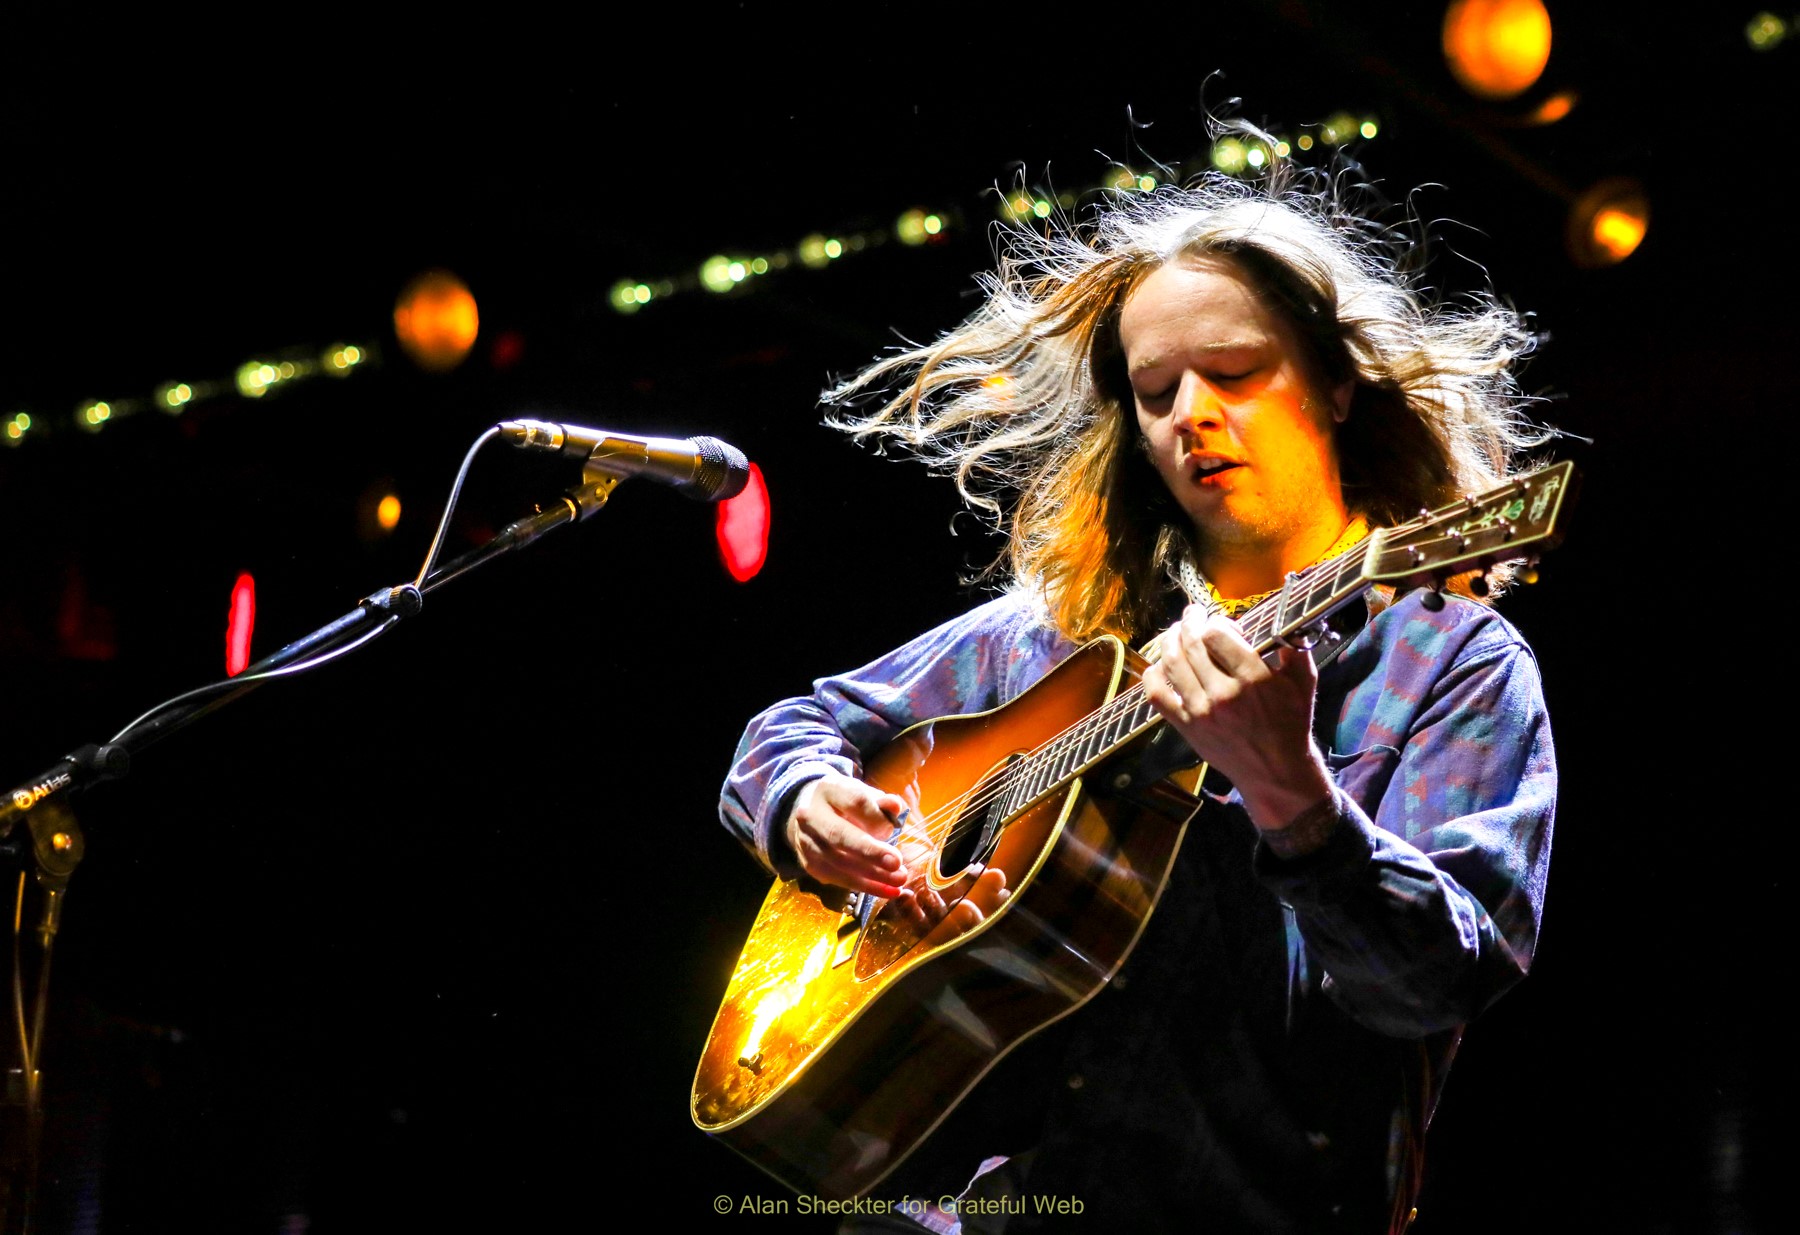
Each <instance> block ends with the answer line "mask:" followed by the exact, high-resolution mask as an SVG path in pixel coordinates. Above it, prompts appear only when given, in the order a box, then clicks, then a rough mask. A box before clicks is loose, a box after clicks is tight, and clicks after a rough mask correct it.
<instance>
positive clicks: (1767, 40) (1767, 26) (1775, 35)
mask: <svg viewBox="0 0 1800 1235" xmlns="http://www.w3.org/2000/svg"><path fill="white" fill-rule="evenodd" d="M1787 36H1788V24H1787V23H1786V22H1785V21H1783V20H1781V18H1779V17H1777V16H1776V15H1775V14H1773V13H1758V14H1757V15H1756V16H1755V17H1752V18H1751V19H1750V24H1749V25H1747V26H1745V27H1744V37H1745V38H1746V39H1748V40H1749V42H1750V46H1752V47H1754V48H1755V49H1756V50H1757V51H1773V50H1774V49H1775V47H1776V46H1777V45H1778V44H1779V43H1780V42H1781V40H1783V39H1785V38H1786V37H1787Z"/></svg>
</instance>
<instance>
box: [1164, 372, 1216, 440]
mask: <svg viewBox="0 0 1800 1235" xmlns="http://www.w3.org/2000/svg"><path fill="white" fill-rule="evenodd" d="M1223 417H1224V409H1223V407H1222V406H1221V405H1220V403H1219V396H1218V393H1217V392H1216V391H1214V390H1213V388H1212V387H1211V386H1210V385H1209V384H1208V383H1207V382H1206V380H1205V379H1204V378H1202V377H1200V376H1199V375H1198V374H1196V373H1189V374H1186V375H1184V376H1183V377H1182V379H1181V388H1180V389H1179V390H1177V391H1176V392H1175V431H1176V432H1178V433H1186V434H1190V435H1192V434H1194V433H1198V432H1200V431H1201V430H1203V429H1216V428H1218V427H1219V425H1220V423H1221V422H1222V420H1223Z"/></svg>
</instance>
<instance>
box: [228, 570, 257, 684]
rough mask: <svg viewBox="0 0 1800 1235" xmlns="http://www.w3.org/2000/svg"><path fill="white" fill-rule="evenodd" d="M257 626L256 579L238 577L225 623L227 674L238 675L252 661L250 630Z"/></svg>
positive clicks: (229, 675)
mask: <svg viewBox="0 0 1800 1235" xmlns="http://www.w3.org/2000/svg"><path fill="white" fill-rule="evenodd" d="M255 627H256V580H255V579H252V578H251V577H250V576H249V575H248V574H242V575H239V576H238V577H237V582H236V583H234V584H233V585H232V587H231V617H230V619H229V620H227V621H226V623H225V676H226V677H232V678H234V677H236V676H237V675H238V674H240V673H242V672H243V671H244V667H245V666H246V665H248V664H249V663H250V632H251V631H252V630H253V629H255Z"/></svg>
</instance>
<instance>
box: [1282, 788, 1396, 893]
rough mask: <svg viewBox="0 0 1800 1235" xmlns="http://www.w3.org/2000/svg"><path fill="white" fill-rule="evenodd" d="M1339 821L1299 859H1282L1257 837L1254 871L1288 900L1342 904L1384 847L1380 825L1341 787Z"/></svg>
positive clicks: (1336, 801) (1336, 799)
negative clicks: (1370, 818) (1323, 840)
mask: <svg viewBox="0 0 1800 1235" xmlns="http://www.w3.org/2000/svg"><path fill="white" fill-rule="evenodd" d="M1331 800H1332V804H1333V805H1334V806H1335V807H1336V808H1337V822H1336V824H1335V825H1334V826H1333V827H1332V828H1331V832H1330V835H1328V836H1327V837H1326V838H1325V843H1324V844H1323V845H1321V846H1320V847H1319V848H1317V849H1315V850H1313V851H1312V852H1311V853H1307V854H1302V855H1301V856H1300V857H1297V858H1283V857H1280V856H1278V855H1277V854H1276V853H1275V851H1274V850H1273V849H1271V848H1269V842H1268V841H1267V840H1265V839H1262V838H1260V837H1259V838H1258V840H1257V842H1256V857H1255V859H1254V867H1253V869H1254V870H1255V872H1256V876H1257V878H1258V879H1260V880H1261V881H1262V883H1263V886H1264V887H1266V888H1268V889H1269V890H1270V891H1271V892H1273V893H1274V894H1275V895H1276V896H1277V897H1279V898H1280V899H1281V900H1282V902H1283V903H1284V904H1288V905H1291V906H1293V907H1294V908H1296V909H1308V908H1314V907H1321V906H1325V905H1330V904H1336V903H1341V902H1342V901H1343V900H1344V899H1345V897H1347V896H1348V895H1349V894H1350V893H1351V891H1352V889H1353V888H1355V887H1356V886H1357V885H1358V884H1359V883H1360V882H1361V881H1362V879H1363V878H1364V877H1365V876H1366V874H1367V872H1368V868H1369V863H1370V861H1371V860H1372V859H1373V858H1374V856H1375V851H1376V849H1377V848H1378V847H1379V844H1380V842H1379V840H1378V838H1377V837H1376V835H1375V825H1374V824H1373V823H1371V822H1370V821H1369V819H1368V817H1367V816H1366V815H1364V814H1363V812H1362V808H1361V807H1359V806H1358V805H1357V804H1356V803H1355V802H1354V801H1352V800H1351V798H1350V796H1349V795H1348V794H1346V793H1345V792H1344V791H1343V790H1342V789H1339V788H1338V787H1337V786H1335V785H1334V786H1332V789H1331Z"/></svg>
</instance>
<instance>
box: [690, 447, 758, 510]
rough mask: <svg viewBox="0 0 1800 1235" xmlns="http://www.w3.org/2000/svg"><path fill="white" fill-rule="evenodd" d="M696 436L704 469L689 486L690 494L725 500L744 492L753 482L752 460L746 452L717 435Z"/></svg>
mask: <svg viewBox="0 0 1800 1235" xmlns="http://www.w3.org/2000/svg"><path fill="white" fill-rule="evenodd" d="M692 440H693V443H694V450H695V451H696V452H697V453H698V454H699V456H700V470H699V472H698V473H696V474H695V476H694V479H693V481H692V482H690V484H689V486H688V491H689V493H690V495H691V496H693V497H697V498H699V499H700V500H701V501H703V502H722V501H724V500H725V499H726V498H728V497H736V496H737V495H738V494H740V493H742V492H743V491H744V486H745V485H747V484H749V483H750V460H748V459H746V458H745V457H744V452H743V451H741V450H739V449H738V448H737V447H736V446H733V445H731V444H730V443H729V442H721V441H720V440H719V439H718V438H716V437H696V438H694V439H692Z"/></svg>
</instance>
